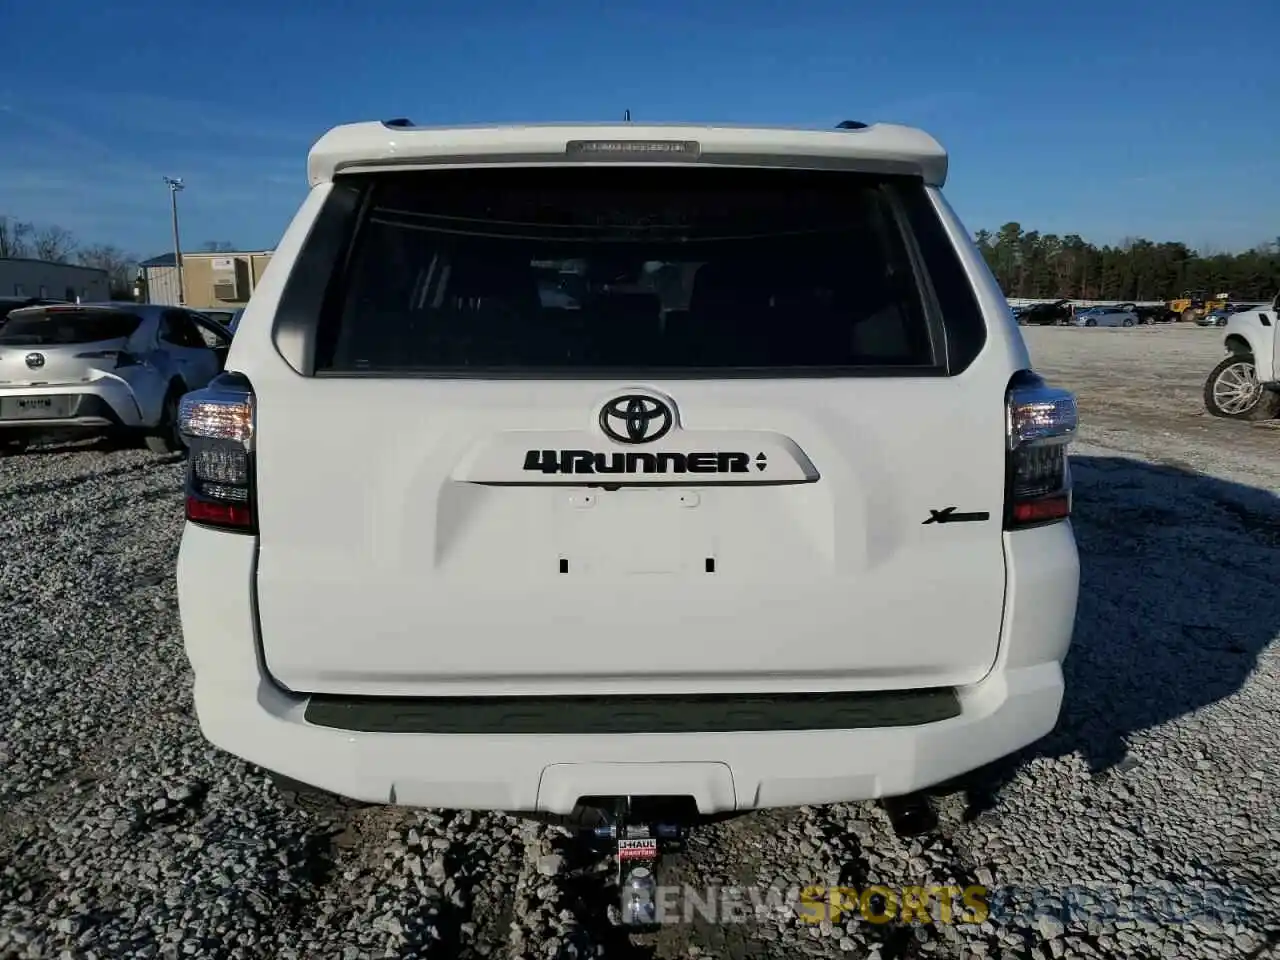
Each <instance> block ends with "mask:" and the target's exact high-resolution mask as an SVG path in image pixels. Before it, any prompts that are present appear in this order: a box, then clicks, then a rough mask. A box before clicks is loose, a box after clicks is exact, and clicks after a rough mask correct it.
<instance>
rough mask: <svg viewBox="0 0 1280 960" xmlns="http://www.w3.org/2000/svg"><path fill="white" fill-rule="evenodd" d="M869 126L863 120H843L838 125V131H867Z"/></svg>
mask: <svg viewBox="0 0 1280 960" xmlns="http://www.w3.org/2000/svg"><path fill="white" fill-rule="evenodd" d="M866 128H867V125H866V124H865V123H863V122H862V121H861V120H841V121H840V122H839V123H837V124H836V129H837V130H865V129H866Z"/></svg>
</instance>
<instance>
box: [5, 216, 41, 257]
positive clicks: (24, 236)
mask: <svg viewBox="0 0 1280 960" xmlns="http://www.w3.org/2000/svg"><path fill="white" fill-rule="evenodd" d="M34 229H35V228H34V227H32V225H31V224H29V223H25V222H23V221H22V220H15V219H13V218H12V217H5V216H0V258H4V257H29V256H31V243H30V240H31V232H32V230H34Z"/></svg>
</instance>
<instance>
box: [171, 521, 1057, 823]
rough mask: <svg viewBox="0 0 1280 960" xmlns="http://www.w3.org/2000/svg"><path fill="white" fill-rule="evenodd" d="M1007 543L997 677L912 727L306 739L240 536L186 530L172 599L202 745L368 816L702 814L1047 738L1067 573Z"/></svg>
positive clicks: (921, 772) (866, 782)
mask: <svg viewBox="0 0 1280 960" xmlns="http://www.w3.org/2000/svg"><path fill="white" fill-rule="evenodd" d="M1010 539H1011V540H1014V539H1017V541H1018V542H1016V543H1013V544H1011V545H1009V546H1008V547H1007V550H1008V551H1009V559H1010V593H1009V596H1010V602H1009V603H1007V604H1006V615H1005V625H1004V635H1003V637H1002V643H1001V654H1000V658H999V660H998V662H997V664H996V667H995V668H994V669H993V671H992V672H991V673H990V674H989V675H988V676H987V677H986V678H985V679H984V680H982V681H981V682H980V683H977V684H974V685H972V686H969V687H965V688H961V689H960V690H958V691H957V694H958V698H959V702H960V710H959V713H958V715H955V716H952V717H950V718H948V719H944V720H939V721H936V722H926V723H919V724H915V725H911V726H891V727H885V726H880V727H871V728H861V729H852V730H839V729H835V730H832V729H827V730H790V731H746V732H718V733H706V732H682V733H595V734H554V735H546V734H503V733H486V734H467V733H407V732H361V731H352V730H344V729H336V728H334V727H326V726H317V725H314V724H312V723H308V722H307V720H306V713H307V709H308V698H307V697H305V696H294V695H292V694H289V693H286V692H285V691H283V690H281V689H280V688H279V687H278V686H277V685H276V684H275V683H273V682H272V680H271V679H270V677H269V676H268V674H267V671H266V669H265V667H264V664H263V662H262V659H261V653H260V648H259V644H258V643H257V640H256V620H255V615H254V610H253V602H252V596H253V591H252V580H253V575H254V562H253V560H254V553H255V551H256V544H255V542H254V540H253V539H252V538H249V537H243V536H238V535H234V534H225V533H219V532H215V531H210V530H206V529H202V528H199V527H195V526H192V525H190V524H188V526H187V529H186V531H185V533H184V535H183V541H182V548H181V551H180V554H179V560H178V598H179V605H180V608H181V614H182V624H183V633H184V643H185V648H186V652H187V656H188V659H189V661H190V662H191V665H192V668H193V670H194V672H195V691H194V692H195V707H196V713H197V716H198V719H199V722H200V726H201V729H202V731H203V733H204V735H205V737H206V738H207V739H208V740H209V741H210V742H211V743H213V744H214V745H215V746H217V747H220V748H221V749H223V750H226V751H227V752H229V753H232V754H234V755H236V756H239V757H241V758H243V759H245V760H248V761H249V762H251V763H254V764H256V765H258V766H261V767H264V768H266V769H268V770H271V771H274V772H276V773H279V774H282V775H284V776H285V777H288V778H291V779H293V780H297V781H300V782H302V783H305V784H309V785H311V786H314V787H318V788H320V789H323V790H327V791H329V792H332V793H336V794H338V795H341V796H344V797H349V798H351V799H354V800H360V801H365V802H369V803H396V804H403V805H408V806H422V807H450V808H466V809H484V810H506V811H535V810H537V811H546V812H550V813H561V814H564V813H569V812H570V811H571V810H572V809H573V807H574V805H575V803H576V802H577V801H578V800H579V798H580V797H583V796H612V795H624V794H631V795H646V794H648V795H654V794H663V795H681V796H692V797H693V798H695V800H696V801H697V804H698V807H699V810H700V811H701V812H703V813H708V814H709V813H718V812H726V811H732V810H751V809H757V808H765V807H787V806H795V805H800V804H822V803H836V802H842V801H856V800H866V799H873V798H877V797H882V796H894V795H901V794H904V793H910V792H912V791H914V790H918V789H922V788H925V787H929V786H932V785H935V784H938V783H940V782H943V781H945V780H949V779H951V778H952V777H955V776H958V775H960V774H963V773H966V772H969V771H971V770H974V769H976V768H978V767H981V766H983V765H985V764H987V763H989V762H992V761H994V760H997V759H999V758H1001V757H1004V756H1007V755H1008V754H1010V753H1013V752H1016V751H1017V750H1019V749H1020V748H1022V747H1024V746H1026V745H1028V744H1030V743H1032V742H1034V741H1036V740H1038V739H1039V738H1041V737H1042V736H1044V735H1045V734H1046V733H1048V732H1049V731H1050V730H1051V729H1052V728H1053V727H1054V725H1055V723H1056V722H1057V718H1058V713H1059V709H1060V706H1061V701H1062V694H1063V678H1062V671H1061V667H1060V661H1061V659H1062V658H1063V657H1064V656H1065V654H1066V650H1067V646H1068V645H1069V643H1070V633H1071V623H1072V619H1073V616H1074V610H1075V602H1076V584H1077V582H1078V560H1077V557H1076V552H1075V545H1074V540H1073V538H1072V535H1071V532H1070V528H1069V527H1068V526H1067V525H1066V524H1059V525H1056V526H1054V527H1046V528H1043V529H1041V530H1035V531H1026V532H1024V533H1020V534H1018V535H1017V537H1016V538H1010ZM1046 547H1047V549H1046ZM944 641H945V638H940V642H944Z"/></svg>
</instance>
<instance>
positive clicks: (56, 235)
mask: <svg viewBox="0 0 1280 960" xmlns="http://www.w3.org/2000/svg"><path fill="white" fill-rule="evenodd" d="M31 251H32V253H33V254H34V255H35V258H36V259H37V260H48V261H50V262H51V263H68V262H70V260H71V255H72V254H73V253H75V252H76V241H75V237H73V236H72V235H71V231H69V230H64V229H62V227H52V226H50V227H41V228H40V229H39V230H36V231H34V232H33V233H32V235H31Z"/></svg>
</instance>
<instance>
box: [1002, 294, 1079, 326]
mask: <svg viewBox="0 0 1280 960" xmlns="http://www.w3.org/2000/svg"><path fill="white" fill-rule="evenodd" d="M1014 316H1016V317H1017V318H1018V323H1021V324H1024V325H1025V324H1031V325H1033V326H1040V327H1043V326H1053V325H1054V324H1058V323H1066V322H1068V321H1069V320H1070V319H1071V301H1070V300H1055V301H1054V302H1053V303H1033V304H1031V306H1029V307H1023V308H1022V309H1020V310H1018V311H1016V312H1015V314H1014Z"/></svg>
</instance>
